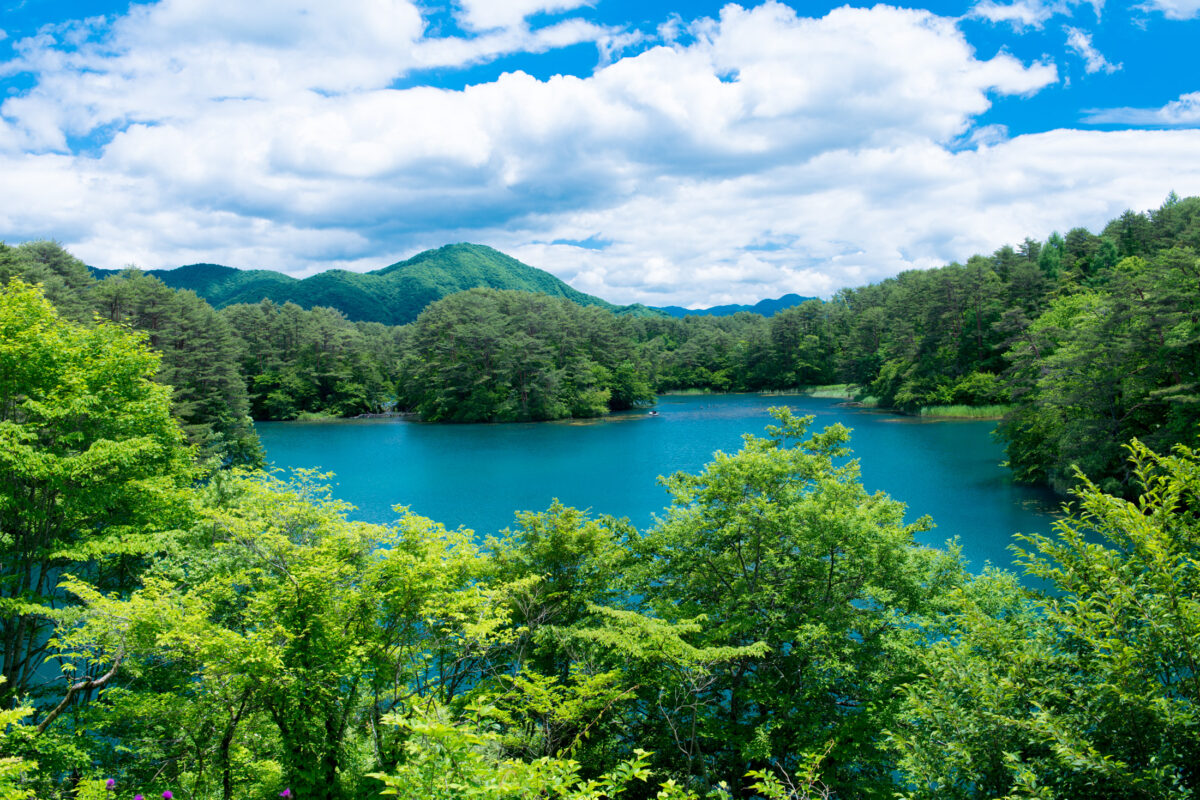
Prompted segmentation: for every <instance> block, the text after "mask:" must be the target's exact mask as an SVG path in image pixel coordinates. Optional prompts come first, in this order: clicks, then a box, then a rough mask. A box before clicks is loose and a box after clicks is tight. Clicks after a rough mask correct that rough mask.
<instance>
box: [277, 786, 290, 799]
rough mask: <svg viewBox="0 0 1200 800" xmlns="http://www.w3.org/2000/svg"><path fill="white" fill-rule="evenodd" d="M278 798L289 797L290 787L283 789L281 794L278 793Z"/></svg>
mask: <svg viewBox="0 0 1200 800" xmlns="http://www.w3.org/2000/svg"><path fill="white" fill-rule="evenodd" d="M279 796H280V797H291V796H292V790H291V787H289V788H287V789H284V790H283V791H282V792H280V793H279Z"/></svg>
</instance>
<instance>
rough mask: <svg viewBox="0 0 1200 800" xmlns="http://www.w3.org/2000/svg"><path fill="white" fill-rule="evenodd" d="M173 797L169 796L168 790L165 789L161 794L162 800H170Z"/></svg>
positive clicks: (169, 791)
mask: <svg viewBox="0 0 1200 800" xmlns="http://www.w3.org/2000/svg"><path fill="white" fill-rule="evenodd" d="M174 796H175V795H173V794H171V790H170V789H167V790H166V791H165V792H163V800H171V798H172V797H174Z"/></svg>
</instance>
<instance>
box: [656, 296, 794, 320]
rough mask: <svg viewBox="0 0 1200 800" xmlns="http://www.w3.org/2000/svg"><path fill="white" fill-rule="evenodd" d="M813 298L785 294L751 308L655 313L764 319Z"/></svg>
mask: <svg viewBox="0 0 1200 800" xmlns="http://www.w3.org/2000/svg"><path fill="white" fill-rule="evenodd" d="M814 299H816V298H813V297H802V296H801V295H798V294H785V295H784V296H783V297H779V298H776V299H774V300H759V301H758V302H757V303H755V304H754V305H752V306H738V305H728V306H713V307H712V308H681V307H680V306H660V307H658V308H656V309H654V310H655V311H662V312H663V313H665V314H668V315H669V316H672V317H676V318H679V317H687V316H709V317H730V316H733V315H734V314H736V313H738V312H739V311H749V312H750V313H751V314H761V315H763V316H764V317H770V316H773V315H774V314H776V313H778V312H780V311H783V310H784V309H785V308H791V307H792V306H798V305H800V304H801V303H803V302H804V301H805V300H814Z"/></svg>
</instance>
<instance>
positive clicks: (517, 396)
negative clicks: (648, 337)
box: [403, 289, 653, 422]
mask: <svg viewBox="0 0 1200 800" xmlns="http://www.w3.org/2000/svg"><path fill="white" fill-rule="evenodd" d="M618 326H619V320H618V318H617V317H615V316H613V315H612V314H610V313H608V312H606V311H603V310H600V309H594V308H582V307H580V306H577V305H575V304H573V303H571V302H569V301H566V300H557V299H554V298H550V297H546V296H543V295H536V294H528V293H525V292H509V291H503V292H502V291H495V290H490V289H472V290H470V291H467V292H460V293H458V294H455V295H451V296H450V297H447V298H446V299H444V300H440V301H438V302H437V303H434V304H433V305H431V306H429V308H427V309H425V311H423V312H422V313H421V316H420V318H419V319H418V320H417V322H416V324H415V326H414V329H413V332H412V338H411V342H410V350H409V353H408V356H407V357H406V360H405V368H404V376H403V392H404V401H405V403H406V405H407V406H408V407H410V408H413V409H414V410H416V411H417V412H418V413H419V414H420V415H421V417H422V418H423V419H426V420H429V421H431V422H439V421H440V422H510V421H527V420H548V419H561V418H564V417H595V416H600V415H601V414H604V413H607V412H608V410H609V409H610V408H626V407H630V406H632V405H634V404H640V403H645V402H649V401H652V400H653V395H652V394H651V392H650V386H649V383H648V381H646V380H645V379H644V378H642V377H641V376H639V375H638V374H637V371H636V369H635V368H634V367H633V366H632V365H631V363H630V361H631V359H632V358H633V353H632V344H633V343H632V341H630V340H629V339H628V338H624V337H622V336H621V335H620V330H619V327H618Z"/></svg>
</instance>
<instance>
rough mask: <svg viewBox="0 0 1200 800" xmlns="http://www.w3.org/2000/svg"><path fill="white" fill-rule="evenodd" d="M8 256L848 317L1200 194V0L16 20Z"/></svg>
mask: <svg viewBox="0 0 1200 800" xmlns="http://www.w3.org/2000/svg"><path fill="white" fill-rule="evenodd" d="M0 8H2V9H3V15H2V16H0V29H2V30H3V35H2V36H0V175H3V176H5V177H4V179H3V180H4V187H3V188H4V191H3V192H0V239H3V240H4V241H7V242H9V243H15V242H19V241H24V240H28V239H35V238H53V239H56V240H58V241H60V242H62V243H63V244H64V245H66V246H67V247H68V248H69V249H71V250H72V252H74V253H76V254H77V255H79V256H80V257H81V258H83V259H84V260H85V261H87V262H88V263H91V264H94V265H97V266H108V267H112V266H122V265H125V264H136V265H139V266H143V267H147V268H154V267H170V266H177V265H180V264H185V263H192V262H196V261H209V262H218V263H225V264H231V265H234V266H241V267H263V268H270V269H278V270H283V271H286V272H290V273H292V274H296V275H306V274H311V273H313V272H316V271H320V270H322V269H328V268H331V267H337V268H345V269H352V270H366V269H374V268H378V267H380V266H384V265H386V264H388V263H391V262H393V261H396V260H399V259H400V258H403V257H406V256H408V255H411V254H412V253H414V252H416V251H418V250H421V249H424V248H426V247H433V246H438V245H441V244H444V243H447V242H452V241H473V242H482V243H485V244H490V245H492V246H495V247H498V248H500V249H502V250H504V251H506V252H509V253H511V254H513V255H515V256H517V257H519V258H521V259H522V260H525V261H526V262H528V263H530V264H533V265H534V266H538V267H542V268H544V269H548V270H550V271H551V272H554V273H555V274H557V275H559V276H560V277H562V278H564V279H565V280H567V281H568V282H570V283H572V284H573V285H575V286H576V287H578V288H580V289H582V290H584V291H587V292H591V293H594V294H598V295H600V296H602V297H605V298H607V299H610V300H613V301H615V302H634V301H639V302H645V303H650V304H655V305H662V304H667V303H672V304H681V305H693V306H695V305H712V304H716V303H725V302H752V301H754V300H757V299H761V298H763V297H773V296H778V295H780V294H783V293H785V292H792V291H794V292H799V293H801V294H808V295H820V296H829V295H830V294H831V293H832V292H834V291H836V290H837V289H838V288H841V287H843V286H853V285H859V284H862V283H866V282H869V281H876V280H880V279H882V278H885V277H887V276H889V275H893V274H896V273H897V272H899V271H901V270H904V269H912V268H925V267H931V266H936V265H940V264H944V263H947V262H949V261H952V260H963V259H965V258H967V257H968V256H970V255H971V254H973V253H976V252H990V251H991V250H993V249H995V248H996V247H998V246H999V245H1001V244H1004V243H1009V242H1019V241H1020V240H1021V239H1023V238H1024V237H1025V236H1027V235H1029V236H1034V237H1037V238H1044V237H1045V236H1047V235H1048V234H1049V233H1050V232H1052V231H1054V230H1059V231H1065V230H1067V229H1069V228H1072V227H1077V226H1083V227H1088V228H1091V229H1092V230H1096V229H1098V227H1099V226H1101V225H1102V224H1103V223H1104V222H1105V221H1106V220H1108V219H1110V218H1111V217H1113V216H1116V215H1117V214H1119V213H1120V212H1121V211H1123V210H1124V209H1126V208H1134V209H1138V210H1143V209H1147V208H1153V207H1156V206H1157V205H1159V204H1160V203H1161V202H1162V200H1163V199H1164V198H1165V197H1166V195H1167V194H1168V192H1170V191H1175V192H1177V193H1179V194H1180V195H1189V194H1200V130H1198V129H1200V70H1198V69H1197V68H1196V67H1195V64H1194V52H1195V51H1196V49H1197V45H1200V0H1135V1H1134V2H1120V3H1113V2H1107V3H1106V2H1104V0H1095V1H1094V2H1071V1H1070V0H1015V2H1014V1H1013V0H972V1H968V0H963V1H962V2H949V1H948V0H939V1H938V2H934V3H929V4H925V5H922V6H901V5H870V6H868V5H861V6H842V5H833V4H829V3H819V2H793V3H790V4H788V3H782V2H750V1H749V0H747V2H743V3H741V4H726V3H716V2H692V3H682V2H667V1H666V0H642V1H641V2H636V1H635V0H594V1H593V2H586V1H585V0H339V3H337V4H330V3H325V2H283V1H282V0H257V1H256V2H255V3H253V4H249V3H245V2H243V0H162V1H161V2H154V3H136V4H129V3H122V2H103V1H102V0H82V1H80V2H50V0H0Z"/></svg>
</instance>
